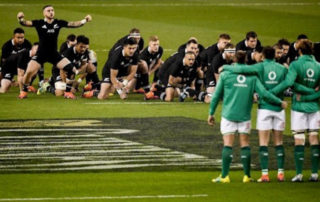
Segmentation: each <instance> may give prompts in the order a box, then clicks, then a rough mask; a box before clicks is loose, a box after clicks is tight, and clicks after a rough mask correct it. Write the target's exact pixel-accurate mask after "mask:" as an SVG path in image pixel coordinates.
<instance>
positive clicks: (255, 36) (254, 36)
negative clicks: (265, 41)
mask: <svg viewBox="0 0 320 202" xmlns="http://www.w3.org/2000/svg"><path fill="white" fill-rule="evenodd" d="M257 37H258V35H257V33H255V32H254V31H250V32H248V33H247V34H246V39H247V40H249V39H250V38H257Z"/></svg>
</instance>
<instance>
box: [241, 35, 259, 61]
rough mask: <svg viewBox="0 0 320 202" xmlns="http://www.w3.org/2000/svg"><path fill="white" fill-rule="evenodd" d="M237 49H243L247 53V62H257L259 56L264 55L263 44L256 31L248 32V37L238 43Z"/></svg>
mask: <svg viewBox="0 0 320 202" xmlns="http://www.w3.org/2000/svg"><path fill="white" fill-rule="evenodd" d="M236 50H243V51H246V53H247V64H255V63H256V61H257V57H262V54H261V51H262V45H261V42H260V41H259V40H258V35H257V34H256V33H255V32H254V31H250V32H248V33H247V34H246V38H245V39H244V40H242V41H240V42H239V43H238V44H237V45H236Z"/></svg>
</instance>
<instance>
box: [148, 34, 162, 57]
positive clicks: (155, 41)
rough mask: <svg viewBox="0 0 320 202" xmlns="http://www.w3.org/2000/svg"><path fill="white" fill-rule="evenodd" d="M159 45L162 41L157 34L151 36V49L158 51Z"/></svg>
mask: <svg viewBox="0 0 320 202" xmlns="http://www.w3.org/2000/svg"><path fill="white" fill-rule="evenodd" d="M159 46H160V42H159V38H158V36H156V35H153V36H151V37H150V38H149V50H150V51H151V52H152V53H156V52H158V51H159Z"/></svg>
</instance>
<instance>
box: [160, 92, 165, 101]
mask: <svg viewBox="0 0 320 202" xmlns="http://www.w3.org/2000/svg"><path fill="white" fill-rule="evenodd" d="M160 99H161V100H163V101H165V99H166V93H165V92H163V93H161V95H160Z"/></svg>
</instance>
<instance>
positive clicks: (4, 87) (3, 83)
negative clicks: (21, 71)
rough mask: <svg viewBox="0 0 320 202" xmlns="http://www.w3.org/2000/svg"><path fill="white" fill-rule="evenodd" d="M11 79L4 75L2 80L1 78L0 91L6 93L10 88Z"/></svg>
mask: <svg viewBox="0 0 320 202" xmlns="http://www.w3.org/2000/svg"><path fill="white" fill-rule="evenodd" d="M11 83H12V82H11V79H8V78H6V77H4V78H3V79H2V80H1V87H0V93H6V92H8V90H9V89H10V87H11Z"/></svg>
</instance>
